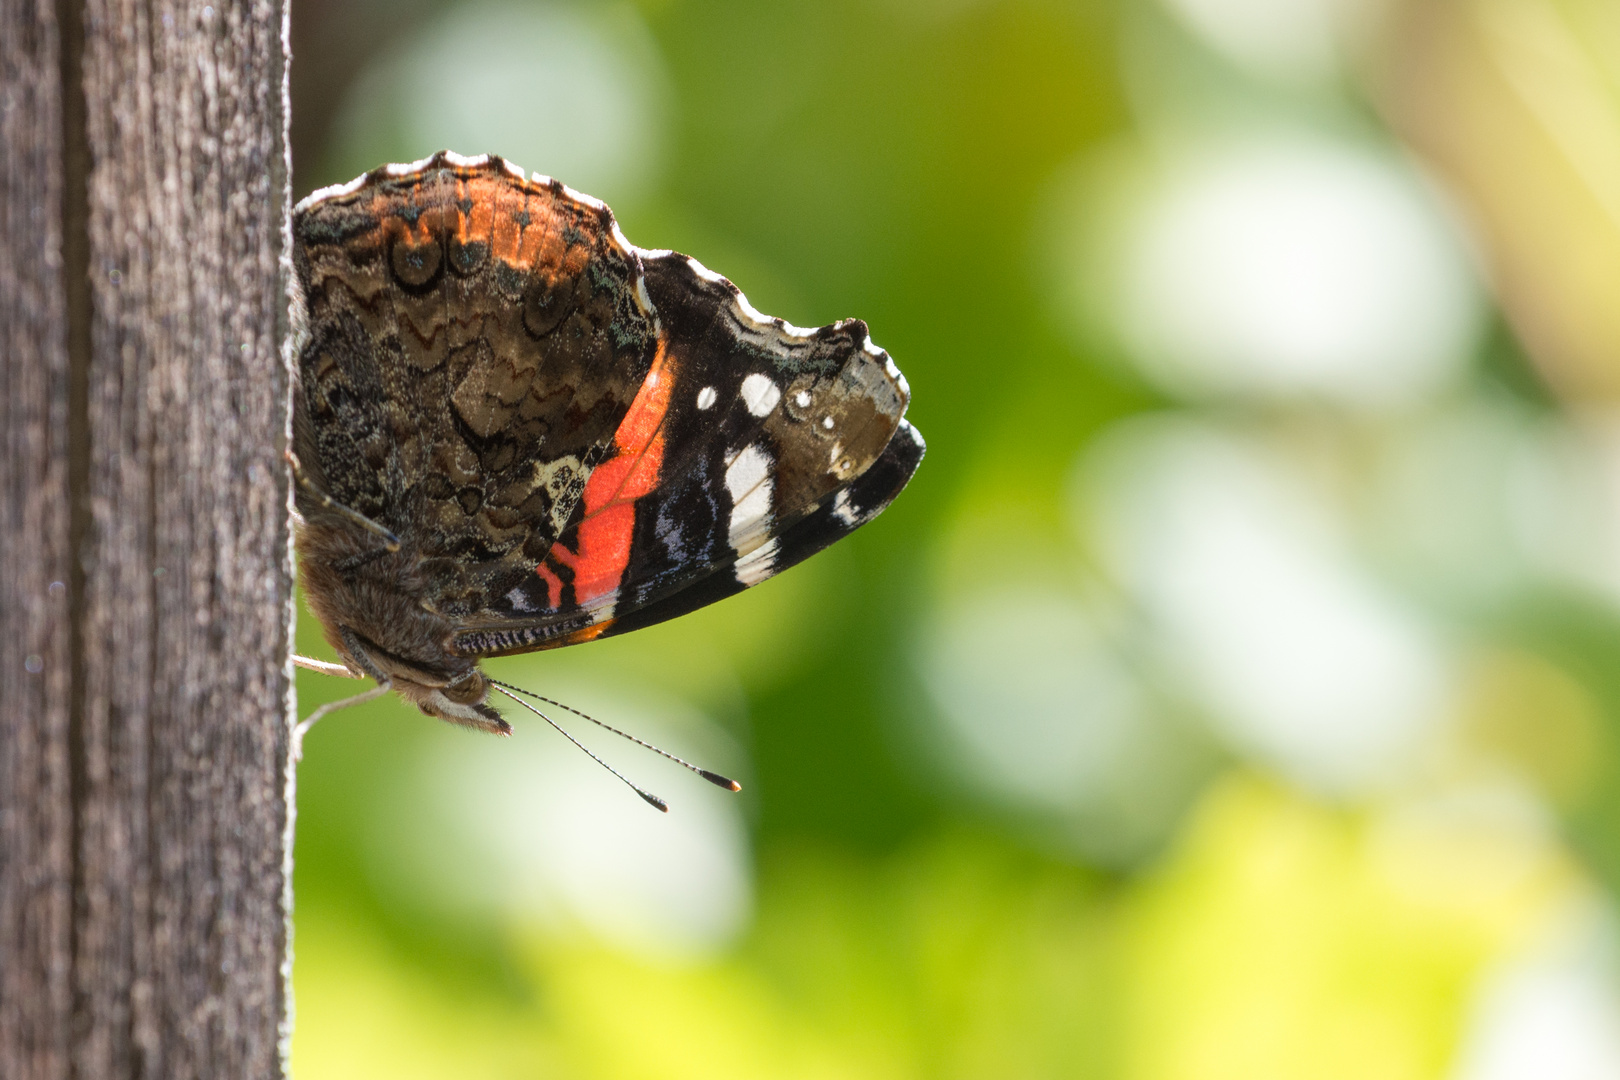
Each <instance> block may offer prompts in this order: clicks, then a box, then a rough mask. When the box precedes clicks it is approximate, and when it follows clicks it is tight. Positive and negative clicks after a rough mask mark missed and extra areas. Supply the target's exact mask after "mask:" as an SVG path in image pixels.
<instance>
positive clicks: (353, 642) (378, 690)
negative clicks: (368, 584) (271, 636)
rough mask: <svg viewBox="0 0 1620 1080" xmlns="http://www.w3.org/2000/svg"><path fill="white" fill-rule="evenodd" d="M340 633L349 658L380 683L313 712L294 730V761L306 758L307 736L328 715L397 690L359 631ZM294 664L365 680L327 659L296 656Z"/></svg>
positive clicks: (343, 631)
mask: <svg viewBox="0 0 1620 1080" xmlns="http://www.w3.org/2000/svg"><path fill="white" fill-rule="evenodd" d="M340 630H341V633H342V635H343V644H344V646H345V647H346V648H348V650H349V655H350V656H353V657H354V660H355V663H356V664H357V665H358V666H359V667H360V670H361V671H363V672H364V673H365V674H366V675H370V676H371V677H372V678H373V679H376V680H377V685H376V686H373V687H372V688H371V689H370V690H367V691H365V692H364V693H360V694H355V695H353V696H352V697H346V698H342V699H341V700H338V701H329V702H327V703H326V704H325V705H322V706H321V707H320V708H318V709H316V710H315V711H314V712H312V713H310V714H309V716H308V717H306V718H305V719H304V720H303V721H301V722H300V723H299V725H298V726H297V727H295V728H293V736H292V744H293V745H292V752H293V760H294V761H302V760H303V759H304V736H305V735H308V734H309V729H310V728H312V727H314V726H315V724H316V723H317V722H318V721H319V720H320V719H321V718H322V717H324V716H326V714H327V713H334V712H337V711H338V710H339V709H347V708H349V707H350V706H352V705H364V704H365V703H366V702H368V701H375V700H377V699H378V698H380V697H382V696H383V695H384V694H386V693H388V691H390V690H392V689H393V688H394V680H392V679H390V678H389V677H388V674H387V673H386V672H384V671H383V670H382V669H381V668H379V667H378V666H377V665H376V664H375V663H373V662H372V660H371V657H370V656H369V655H368V654H367V653H366V650H365V647H364V646H363V645H361V644H360V639H359V637H358V636H357V635H356V634H355V632H354V631H353V630H350V629H349V628H348V627H347V626H345V627H341V628H340ZM293 663H294V664H296V665H297V666H298V667H302V668H306V669H308V670H310V671H319V672H322V673H324V674H327V675H342V676H344V677H346V678H350V679H358V678H362V676H360V675H356V674H355V673H354V672H353V671H350V670H349V669H348V668H347V667H345V666H344V665H342V664H328V663H326V662H325V661H323V660H311V659H309V658H308V657H307V656H294V657H293Z"/></svg>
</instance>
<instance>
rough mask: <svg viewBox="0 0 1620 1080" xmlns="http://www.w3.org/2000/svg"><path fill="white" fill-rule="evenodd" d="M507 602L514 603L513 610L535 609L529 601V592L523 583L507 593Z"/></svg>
mask: <svg viewBox="0 0 1620 1080" xmlns="http://www.w3.org/2000/svg"><path fill="white" fill-rule="evenodd" d="M506 602H507V603H508V604H511V605H512V610H513V611H533V610H535V608H534V605H533V604H531V603H530V602H529V594H528V593H526V592H524V591H523V586H521V585H519V586H518V587H517V588H515V589H513V590H512V591H511V592H509V593H507V594H506Z"/></svg>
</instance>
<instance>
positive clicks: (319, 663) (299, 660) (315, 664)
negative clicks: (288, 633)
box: [292, 653, 360, 679]
mask: <svg viewBox="0 0 1620 1080" xmlns="http://www.w3.org/2000/svg"><path fill="white" fill-rule="evenodd" d="M292 662H293V667H301V668H303V669H304V670H305V671H318V672H320V673H321V674H322V675H335V676H337V677H338V678H340V679H358V678H359V677H360V676H358V675H356V674H355V673H354V672H353V671H350V670H349V668H348V666H347V665H346V664H333V663H328V662H327V661H325V660H314V659H311V658H310V657H308V656H299V655H298V654H297V653H294V654H293V658H292Z"/></svg>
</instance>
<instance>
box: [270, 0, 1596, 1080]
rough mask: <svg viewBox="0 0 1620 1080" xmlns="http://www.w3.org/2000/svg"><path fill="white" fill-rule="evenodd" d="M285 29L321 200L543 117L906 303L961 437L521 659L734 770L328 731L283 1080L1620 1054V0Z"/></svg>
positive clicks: (838, 13)
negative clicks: (738, 554)
mask: <svg viewBox="0 0 1620 1080" xmlns="http://www.w3.org/2000/svg"><path fill="white" fill-rule="evenodd" d="M293 15H294V23H293V41H294V49H295V61H294V67H293V79H292V90H293V100H294V112H293V131H294V154H295V172H294V176H295V186H296V188H297V192H296V193H297V194H298V195H303V194H304V193H307V192H308V191H310V190H312V189H313V188H316V187H319V186H322V185H325V184H328V183H333V182H338V181H343V180H347V179H349V178H350V177H352V176H354V175H356V174H358V173H360V172H361V171H364V170H366V169H368V168H371V167H373V166H376V165H378V164H380V163H383V162H387V161H409V160H412V159H416V158H419V157H422V156H425V155H426V154H428V153H430V152H432V151H434V150H437V149H439V148H441V147H449V148H452V149H455V150H458V151H460V152H462V153H466V154H473V153H480V152H494V153H500V154H503V155H505V156H507V157H509V158H510V159H512V160H514V161H516V162H517V163H519V164H520V165H522V166H524V167H525V168H527V169H530V170H535V171H539V172H543V173H547V174H550V175H555V176H557V177H560V178H561V179H563V180H565V181H566V182H568V183H569V184H572V185H573V186H575V187H577V188H579V189H581V190H585V191H589V192H591V193H593V194H596V195H598V196H600V197H602V198H603V199H605V200H607V201H608V202H609V203H610V204H611V205H612V206H613V207H614V209H615V211H616V212H617V213H618V215H619V218H620V221H621V222H622V224H623V226H624V230H625V232H626V233H627V234H628V235H629V237H630V238H631V239H632V240H633V241H635V242H636V243H638V244H641V245H643V246H645V247H672V248H676V249H679V250H682V251H685V252H688V253H690V254H693V255H695V256H697V257H698V258H699V259H701V260H702V261H703V262H705V263H706V264H707V265H709V266H710V267H712V268H714V269H716V270H718V271H719V272H722V273H724V274H726V275H728V276H729V277H731V278H732V279H733V280H734V281H736V282H737V284H738V285H740V286H741V287H742V288H743V289H744V290H746V291H747V293H748V295H749V298H750V299H751V300H752V301H753V302H754V304H755V305H756V306H757V307H759V308H760V309H761V310H764V311H767V312H769V313H771V314H776V315H780V316H783V317H785V318H787V319H789V320H791V321H793V322H796V323H800V324H808V325H816V324H820V323H824V322H829V321H831V320H833V319H836V318H840V317H845V316H860V317H862V318H864V319H866V320H867V321H868V322H869V323H870V325H871V327H872V330H873V335H874V337H875V338H876V339H877V341H878V342H880V343H881V344H882V345H883V346H884V347H885V348H887V349H888V350H889V351H890V352H891V353H892V354H893V356H894V357H895V358H896V360H897V361H898V363H899V364H900V366H901V367H902V368H903V370H904V371H905V373H906V375H907V376H908V378H909V381H910V383H911V386H912V388H913V392H914V401H913V405H912V410H911V413H910V416H911V418H912V419H913V420H914V422H915V423H916V424H917V426H918V427H919V428H920V429H921V430H922V432H923V433H924V435H925V436H926V437H927V439H928V443H929V453H928V458H927V460H926V461H925V462H924V463H923V466H922V468H921V470H920V471H919V472H918V474H917V477H916V479H915V481H914V482H913V483H912V485H911V487H910V488H909V489H908V490H907V491H906V492H905V494H904V495H903V496H902V497H901V498H900V499H899V501H898V502H897V503H896V504H895V505H894V506H893V507H892V508H891V509H890V510H889V511H888V512H887V513H886V514H884V515H883V517H882V518H880V519H879V520H878V521H877V522H875V523H874V524H873V525H871V526H869V527H868V528H866V529H864V530H863V531H861V532H860V533H859V534H857V535H856V536H855V537H853V538H852V539H851V540H849V541H847V542H845V543H842V544H840V545H838V546H837V547H836V548H835V549H833V550H830V551H828V552H826V553H824V554H822V555H819V556H817V557H816V558H815V559H813V560H811V561H810V562H808V563H806V564H804V565H803V566H801V567H799V568H797V569H795V570H793V571H791V572H789V573H787V574H785V575H783V576H781V577H779V578H776V579H774V580H772V581H769V582H767V583H766V584H764V585H763V586H761V587H760V588H758V589H755V590H753V591H751V592H749V593H747V594H744V595H743V596H741V597H738V598H735V599H732V600H728V601H725V602H724V603H722V604H720V605H718V606H716V607H713V608H710V609H707V610H705V611H702V612H699V613H697V614H694V615H692V616H689V617H686V618H683V619H680V620H678V621H676V622H674V623H669V624H665V625H663V626H661V627H657V628H654V629H652V630H648V631H645V632H642V633H638V634H634V635H630V636H628V637H625V638H619V639H612V640H610V641H606V642H601V643H596V644H591V645H588V646H584V647H580V648H575V649H567V650H562V651H559V652H556V653H549V654H541V655H538V656H532V657H522V658H513V659H509V660H505V661H497V662H495V663H493V664H491V665H490V666H491V667H492V668H494V669H496V670H497V671H498V672H499V673H500V674H501V675H504V676H505V677H506V678H507V679H509V680H512V681H515V682H518V683H521V684H523V685H525V686H528V687H530V688H532V689H534V690H536V691H538V692H540V693H544V694H547V695H549V696H552V697H555V698H559V699H561V700H563V701H566V702H568V703H569V704H571V705H573V706H575V707H577V708H580V709H583V710H586V711H588V712H591V713H593V714H595V715H597V716H600V717H602V718H603V719H605V720H607V721H609V722H611V723H614V724H617V725H619V726H621V727H625V728H628V729H630V730H632V731H635V732H637V733H638V734H641V735H643V736H644V737H647V738H650V739H653V740H654V741H657V742H660V743H663V744H665V745H668V746H669V747H670V748H671V749H674V750H677V751H680V752H683V753H688V754H690V755H692V756H694V757H697V758H698V759H700V760H701V761H703V762H704V763H706V764H709V765H711V766H712V767H715V768H719V769H721V770H724V771H727V772H730V773H732V774H733V775H737V776H739V777H740V778H741V779H742V780H743V782H744V784H745V785H746V788H745V791H744V793H743V794H742V795H741V796H738V797H728V796H726V795H725V794H724V793H722V792H718V791H716V790H714V789H711V788H709V787H708V786H707V785H704V784H703V783H701V782H700V781H698V780H696V779H695V778H693V777H691V776H689V775H687V774H684V773H682V772H681V771H680V770H678V769H676V768H675V767H673V766H670V765H668V764H667V763H665V762H662V761H660V760H659V759H656V758H654V757H651V756H649V755H647V754H645V753H644V752H643V751H640V750H638V749H636V748H635V747H633V746H630V745H628V744H624V743H619V742H616V741H613V740H611V738H609V739H606V740H604V739H602V738H598V737H597V736H598V735H599V734H600V733H599V732H594V731H591V730H580V731H579V732H578V734H579V735H580V736H581V737H582V738H585V739H587V740H588V741H589V742H590V743H591V744H592V745H593V746H596V747H597V748H598V749H599V750H600V752H601V753H603V754H604V755H606V756H608V757H609V758H610V760H612V761H613V762H614V763H616V764H617V765H618V766H619V767H621V768H622V769H623V770H624V771H626V772H627V773H629V774H630V775H631V776H633V777H634V778H636V779H637V780H639V781H641V782H643V783H644V784H646V785H647V786H650V787H652V788H653V789H654V790H656V791H658V792H660V793H661V794H663V795H664V796H665V797H667V798H668V799H669V801H670V803H671V805H672V811H671V812H670V814H668V815H667V816H663V815H659V814H656V813H654V812H653V811H651V810H649V809H648V808H647V807H646V806H644V805H643V804H642V803H641V802H640V801H639V800H637V799H636V798H635V797H634V796H633V795H631V794H630V793H629V792H627V791H626V790H625V789H624V788H623V787H621V786H620V785H619V784H618V783H617V782H616V781H614V780H613V779H612V778H611V777H610V776H608V775H607V774H606V773H604V772H602V771H601V770H599V769H597V768H596V767H595V766H593V765H592V764H591V763H590V762H589V761H588V760H587V759H585V757H584V756H583V755H581V754H579V753H578V752H577V751H574V750H572V749H571V748H570V747H568V746H567V745H566V744H565V743H564V742H563V741H562V740H561V738H560V737H558V736H557V735H556V734H555V733H553V732H551V731H549V730H548V729H546V728H545V727H544V726H543V725H541V724H540V723H539V722H538V721H537V720H535V719H534V718H532V717H524V716H521V715H515V716H513V717H512V719H513V720H514V722H515V723H516V725H517V728H518V731H517V734H516V736H515V737H513V738H512V739H509V740H495V739H488V738H483V737H479V736H474V735H470V734H468V733H466V732H463V731H459V730H453V729H451V728H449V727H447V726H444V725H441V724H437V723H435V722H433V721H431V720H428V719H426V718H424V717H422V716H420V715H418V714H416V713H414V711H412V710H410V709H409V708H408V707H407V706H405V705H403V704H402V703H399V702H397V701H394V700H389V701H385V702H379V703H376V704H374V705H372V706H369V707H367V708H365V709H358V710H353V711H351V712H348V713H341V714H338V715H335V716H333V717H332V718H330V719H328V720H326V721H324V722H323V723H322V724H321V725H320V726H319V727H318V728H316V729H315V731H314V732H313V734H312V735H311V736H310V738H309V742H308V745H307V754H306V759H305V761H304V764H303V767H302V768H301V770H300V773H299V792H298V796H299V798H298V809H299V818H298V846H297V873H296V888H297V915H296V953H297V960H296V966H295V974H294V983H295V989H296V993H297V1032H296V1036H295V1038H294V1041H293V1063H294V1068H295V1070H296V1072H297V1075H298V1076H299V1078H300V1080H322V1078H328V1077H342V1078H355V1077H372V1076H376V1077H390V1078H416V1077H422V1078H427V1077H433V1078H442V1077H452V1076H454V1077H499V1078H519V1077H559V1078H581V1080H585V1078H610V1077H626V1078H628V1077H637V1078H640V1077H647V1076H657V1077H661V1078H668V1080H679V1078H683V1077H714V1076H737V1077H769V1078H778V1077H782V1078H797V1077H804V1078H810V1077H817V1078H821V1077H826V1078H852V1080H853V1078H865V1077H872V1078H885V1080H888V1078H895V1080H899V1078H913V1077H916V1078H922V1077H929V1078H933V1077H938V1078H964V1080H965V1078H970V1077H992V1078H999V1077H1017V1078H1041V1077H1117V1078H1124V1080H1182V1078H1185V1080H1221V1078H1228V1077H1230V1078H1240V1077H1241V1078H1244V1080H1271V1078H1279V1080H1280V1078H1291V1077H1301V1078H1304V1077H1310V1078H1338V1077H1344V1078H1351V1077H1354V1078H1379V1080H1407V1078H1411V1080H1418V1078H1429V1077H1435V1078H1448V1080H1519V1078H1525V1080H1530V1078H1535V1080H1566V1078H1567V1080H1576V1078H1581V1080H1586V1078H1597V1077H1620V920H1617V909H1616V903H1615V898H1616V891H1617V889H1620V410H1617V409H1616V404H1617V400H1620V6H1617V5H1616V4H1614V3H1613V0H817V2H814V3H762V2H759V0H641V2H637V3H564V2H548V0H476V2H465V3H456V2H450V0H295V2H294V3H293ZM299 638H300V642H301V644H302V646H303V648H304V649H305V650H306V651H310V652H314V653H316V654H317V655H329V653H328V652H327V651H326V650H325V649H324V647H323V646H322V645H320V643H319V634H318V632H317V630H316V627H315V625H314V622H313V620H312V619H308V618H305V619H304V620H303V621H302V622H301V624H300V630H299ZM351 689H352V687H351V685H349V684H343V683H341V682H338V681H335V680H327V679H322V678H321V677H319V676H314V675H309V674H308V673H302V672H301V673H300V682H299V691H300V698H301V703H302V708H303V709H304V710H305V711H306V712H307V711H308V710H309V709H311V708H313V707H314V706H315V705H317V704H318V703H320V702H321V701H324V700H328V699H330V698H332V697H336V696H338V695H340V694H342V693H345V692H349V691H350V690H351ZM576 726H577V727H579V728H581V729H584V728H587V727H588V725H585V724H584V723H583V722H576Z"/></svg>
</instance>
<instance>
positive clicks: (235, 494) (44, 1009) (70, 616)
mask: <svg viewBox="0 0 1620 1080" xmlns="http://www.w3.org/2000/svg"><path fill="white" fill-rule="evenodd" d="M284 43H285V0H210V2H208V3H204V2H202V0H196V2H192V0H169V2H166V3H165V2H162V0H0V139H3V143H0V349H3V355H0V410H3V413H4V416H3V421H0V422H3V423H4V436H3V437H4V438H5V440H6V451H5V455H4V458H3V460H0V479H3V495H0V500H3V501H0V1076H4V1077H7V1078H16V1080H47V1078H48V1080H68V1078H69V1077H70V1076H71V1077H74V1078H76V1080H89V1078H97V1080H100V1078H123V1077H131V1078H134V1077H137V1076H139V1077H147V1078H151V1077H164V1078H175V1080H180V1078H190V1077H199V1078H200V1077H208V1078H214V1077H232V1078H235V1077H252V1078H257V1077H274V1076H279V1075H282V1073H283V1072H284V1066H285V1063H284V1060H283V1059H284V1050H283V1047H282V1044H283V1042H284V1035H285V1030H286V1023H285V1021H286V1015H287V1005H286V1001H287V993H286V980H285V966H284V965H285V957H286V953H287V933H286V895H287V890H286V883H287V867H288V860H287V858H286V851H287V844H288V843H289V828H288V822H289V812H288V804H287V800H286V790H287V776H288V768H289V759H288V754H289V739H288V733H289V730H290V727H289V715H290V712H289V710H290V706H291V673H290V670H289V669H288V668H287V666H286V655H287V646H288V640H289V632H290V622H291V599H290V598H291V561H290V558H289V550H288V523H287V516H288V515H287V505H288V503H287V481H286V474H285V470H284V468H283V465H282V461H281V450H282V447H283V446H284V445H285V443H286V433H287V424H288V415H289V412H288V375H287V372H288V368H287V365H286V363H285V362H284V359H283V357H282V355H281V342H282V339H283V338H284V336H285V331H286V311H287V303H286V287H287V280H288V277H287V262H286V254H287V250H288V232H287V221H288V202H287V193H288V185H287V154H286V146H287V142H286V90H285V85H286V81H285V75H286V52H285V44H284Z"/></svg>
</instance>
